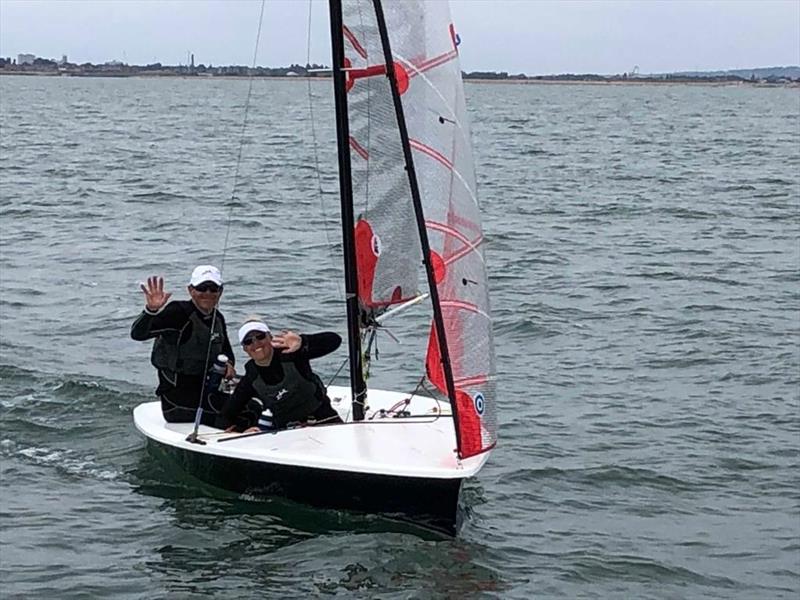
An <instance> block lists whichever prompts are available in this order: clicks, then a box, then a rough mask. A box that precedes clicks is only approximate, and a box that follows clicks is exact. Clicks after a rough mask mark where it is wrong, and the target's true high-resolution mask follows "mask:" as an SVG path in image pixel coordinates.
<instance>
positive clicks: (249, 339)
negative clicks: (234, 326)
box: [242, 332, 267, 348]
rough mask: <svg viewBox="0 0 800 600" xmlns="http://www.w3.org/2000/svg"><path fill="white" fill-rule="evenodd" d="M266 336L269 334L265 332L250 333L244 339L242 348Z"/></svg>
mask: <svg viewBox="0 0 800 600" xmlns="http://www.w3.org/2000/svg"><path fill="white" fill-rule="evenodd" d="M266 337H267V334H266V333H263V332H259V333H254V334H253V335H249V336H247V337H246V338H244V339H243V340H242V348H247V347H248V346H250V345H251V344H253V343H254V342H256V341H258V342H260V341H261V340H263V339H264V338H266Z"/></svg>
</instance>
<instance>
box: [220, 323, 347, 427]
mask: <svg viewBox="0 0 800 600" xmlns="http://www.w3.org/2000/svg"><path fill="white" fill-rule="evenodd" d="M239 342H240V343H241V344H242V348H244V351H245V352H246V353H247V355H248V356H249V357H250V360H249V361H247V363H246V364H245V374H244V376H243V377H242V378H241V379H240V380H239V383H238V384H237V386H236V389H235V390H234V392H233V396H232V397H231V398H230V399H229V400H228V402H227V403H226V405H225V407H224V408H223V410H222V419H221V426H222V427H226V428H227V429H228V430H229V431H244V430H245V429H248V428H251V427H254V426H260V427H261V428H263V429H282V428H285V427H286V426H287V425H288V424H289V423H292V422H304V423H308V424H312V423H313V424H329V423H341V422H342V420H341V419H340V418H339V415H338V413H337V412H336V411H335V410H334V409H333V407H331V401H330V398H328V395H327V393H326V391H325V385H324V384H323V383H322V380H320V378H319V377H317V375H315V374H314V372H313V371H312V370H311V364H310V363H309V361H310V360H312V359H314V358H318V357H320V356H325V355H326V354H330V353H331V352H333V351H334V350H336V349H337V348H338V347H339V345H340V344H341V343H342V338H341V337H339V335H338V334H336V333H333V332H323V333H315V334H304V335H298V334H297V333H294V332H293V331H284V332H282V333H280V334H278V335H276V336H274V337H273V336H272V334H271V332H270V330H269V327H268V326H267V324H266V323H264V322H263V321H260V320H251V321H247V322H246V323H245V324H244V325H242V327H241V328H240V329H239ZM265 410H269V413H264V412H263V411H265ZM268 415H269V416H268Z"/></svg>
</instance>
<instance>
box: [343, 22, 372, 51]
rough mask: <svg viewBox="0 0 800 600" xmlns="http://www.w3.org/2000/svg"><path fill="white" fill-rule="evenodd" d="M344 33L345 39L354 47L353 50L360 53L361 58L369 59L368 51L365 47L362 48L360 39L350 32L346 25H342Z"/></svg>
mask: <svg viewBox="0 0 800 600" xmlns="http://www.w3.org/2000/svg"><path fill="white" fill-rule="evenodd" d="M342 33H343V34H344V37H346V38H347V40H348V41H349V42H350V45H351V46H353V50H355V51H356V52H358V54H359V56H361V58H367V51H366V50H364V46H362V45H361V44H360V43H359V41H358V38H356V36H355V35H354V34H353V32H352V31H350V30H349V29H348V28H347V26H346V25H342Z"/></svg>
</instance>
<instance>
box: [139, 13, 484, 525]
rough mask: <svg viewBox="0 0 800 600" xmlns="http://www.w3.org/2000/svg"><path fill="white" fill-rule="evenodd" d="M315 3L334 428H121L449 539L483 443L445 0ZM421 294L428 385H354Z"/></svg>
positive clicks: (472, 211)
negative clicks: (345, 368) (322, 72)
mask: <svg viewBox="0 0 800 600" xmlns="http://www.w3.org/2000/svg"><path fill="white" fill-rule="evenodd" d="M329 10H330V19H331V37H332V63H333V84H334V98H335V104H336V126H337V141H338V151H339V191H340V200H341V217H342V235H343V254H344V264H345V269H344V274H345V292H346V310H347V322H348V357H349V364H350V387H349V388H345V387H339V386H329V387H328V395H329V396H330V397H331V399H332V406H333V407H334V408H335V409H336V410H337V412H338V413H339V415H340V416H341V417H342V419H343V421H344V423H342V424H333V425H319V426H315V427H310V426H307V427H302V426H301V427H297V428H293V429H287V430H281V431H277V432H267V433H257V434H237V433H224V432H221V431H220V430H216V429H213V428H209V427H205V426H199V428H196V426H195V425H193V424H191V423H166V422H165V421H164V419H163V417H162V415H161V409H160V405H159V403H158V402H150V403H145V404H142V405H140V406H138V407H136V409H135V410H134V422H135V424H136V427H137V428H138V430H139V431H140V432H141V433H142V434H144V436H145V437H146V438H147V440H148V442H149V443H150V444H152V445H155V446H157V447H158V449H159V450H161V451H162V452H165V453H167V454H169V455H171V456H172V457H173V458H174V459H175V460H176V461H177V462H178V463H179V464H180V465H181V466H182V467H183V468H184V469H185V470H186V471H188V472H189V473H191V474H192V475H194V476H196V477H197V478H199V479H201V480H203V481H206V482H208V483H211V484H213V485H216V486H219V487H222V488H225V489H229V490H233V491H236V492H241V493H248V494H252V495H256V496H258V495H263V494H278V495H283V496H286V497H288V498H290V499H293V500H296V501H300V502H305V503H309V504H311V505H314V506H324V507H331V508H336V509H351V510H357V511H366V512H377V513H384V514H396V515H400V516H404V517H410V518H412V519H413V520H415V521H419V522H422V523H424V524H426V525H429V526H431V527H435V528H437V529H440V530H444V531H447V532H450V533H455V532H456V531H457V528H458V522H459V521H458V514H459V512H458V498H459V492H460V489H461V484H462V482H463V481H464V480H465V479H467V478H468V477H471V476H473V475H475V474H476V473H477V472H478V471H479V470H480V468H481V467H482V466H483V465H484V463H485V462H486V460H487V459H488V456H489V454H490V452H491V450H492V448H494V446H495V444H496V441H497V435H496V430H497V420H496V413H495V379H494V350H493V344H492V328H491V317H490V310H489V297H488V288H487V274H486V266H485V263H484V256H483V244H484V237H483V233H482V230H481V225H480V211H479V207H478V202H477V197H476V186H475V174H474V167H473V161H472V151H471V146H470V135H469V129H468V124H467V118H466V105H465V100H464V90H463V84H462V80H461V69H460V65H459V60H458V45H459V42H460V40H459V38H458V36H457V35H456V32H455V28H454V26H453V24H452V22H451V20H450V15H449V8H448V6H447V3H446V2H426V1H424V0H405V1H403V2H385V3H384V2H381V1H380V0H330V2H329ZM354 207H357V210H358V218H357V219H356V218H355V216H354V215H355V213H356V211H355V208H354ZM421 281H424V282H425V283H426V284H427V292H426V293H424V294H422V293H420V291H419V288H420V282H421ZM428 297H429V300H430V306H431V309H432V310H431V311H432V318H431V326H430V334H429V340H428V347H427V352H426V353H425V356H420V357H419V358H420V360H419V365H420V372H422V370H423V365H424V369H425V377H427V380H428V381H429V382H430V383H431V384H432V386H433V387H434V388H435V392H433V393H431V394H430V395H419V394H417V393H416V392H414V393H404V392H395V391H385V390H379V389H369V390H368V389H367V385H366V382H365V380H364V371H365V364H364V363H365V362H366V361H368V360H369V352H370V349H371V348H372V342H373V340H374V336H375V335H376V333H377V332H378V331H380V329H381V323H382V321H383V319H384V318H385V317H386V316H387V315H388V314H390V313H397V312H399V311H402V310H403V309H404V308H406V307H408V306H410V305H413V304H417V303H419V302H420V301H421V300H422V299H427V298H428ZM398 318H400V317H398ZM434 396H436V397H434ZM193 431H194V432H195V433H196V435H195V436H193V435H191V434H192V432H193ZM198 442H199V443H198Z"/></svg>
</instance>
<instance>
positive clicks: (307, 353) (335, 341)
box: [297, 331, 342, 360]
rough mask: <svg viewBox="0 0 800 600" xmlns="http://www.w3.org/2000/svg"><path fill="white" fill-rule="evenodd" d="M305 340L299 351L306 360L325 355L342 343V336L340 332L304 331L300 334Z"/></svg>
mask: <svg viewBox="0 0 800 600" xmlns="http://www.w3.org/2000/svg"><path fill="white" fill-rule="evenodd" d="M300 337H301V338H302V340H303V343H302V345H301V346H300V349H299V350H298V351H297V352H298V354H299V355H300V356H302V357H303V358H305V359H306V360H311V359H313V358H319V357H320V356H325V355H326V354H330V353H331V352H333V351H334V350H336V349H337V348H338V347H339V346H341V345H342V338H341V336H340V335H339V334H338V333H333V332H332V331H323V332H322V333H304V334H303V335H301V336H300Z"/></svg>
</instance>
